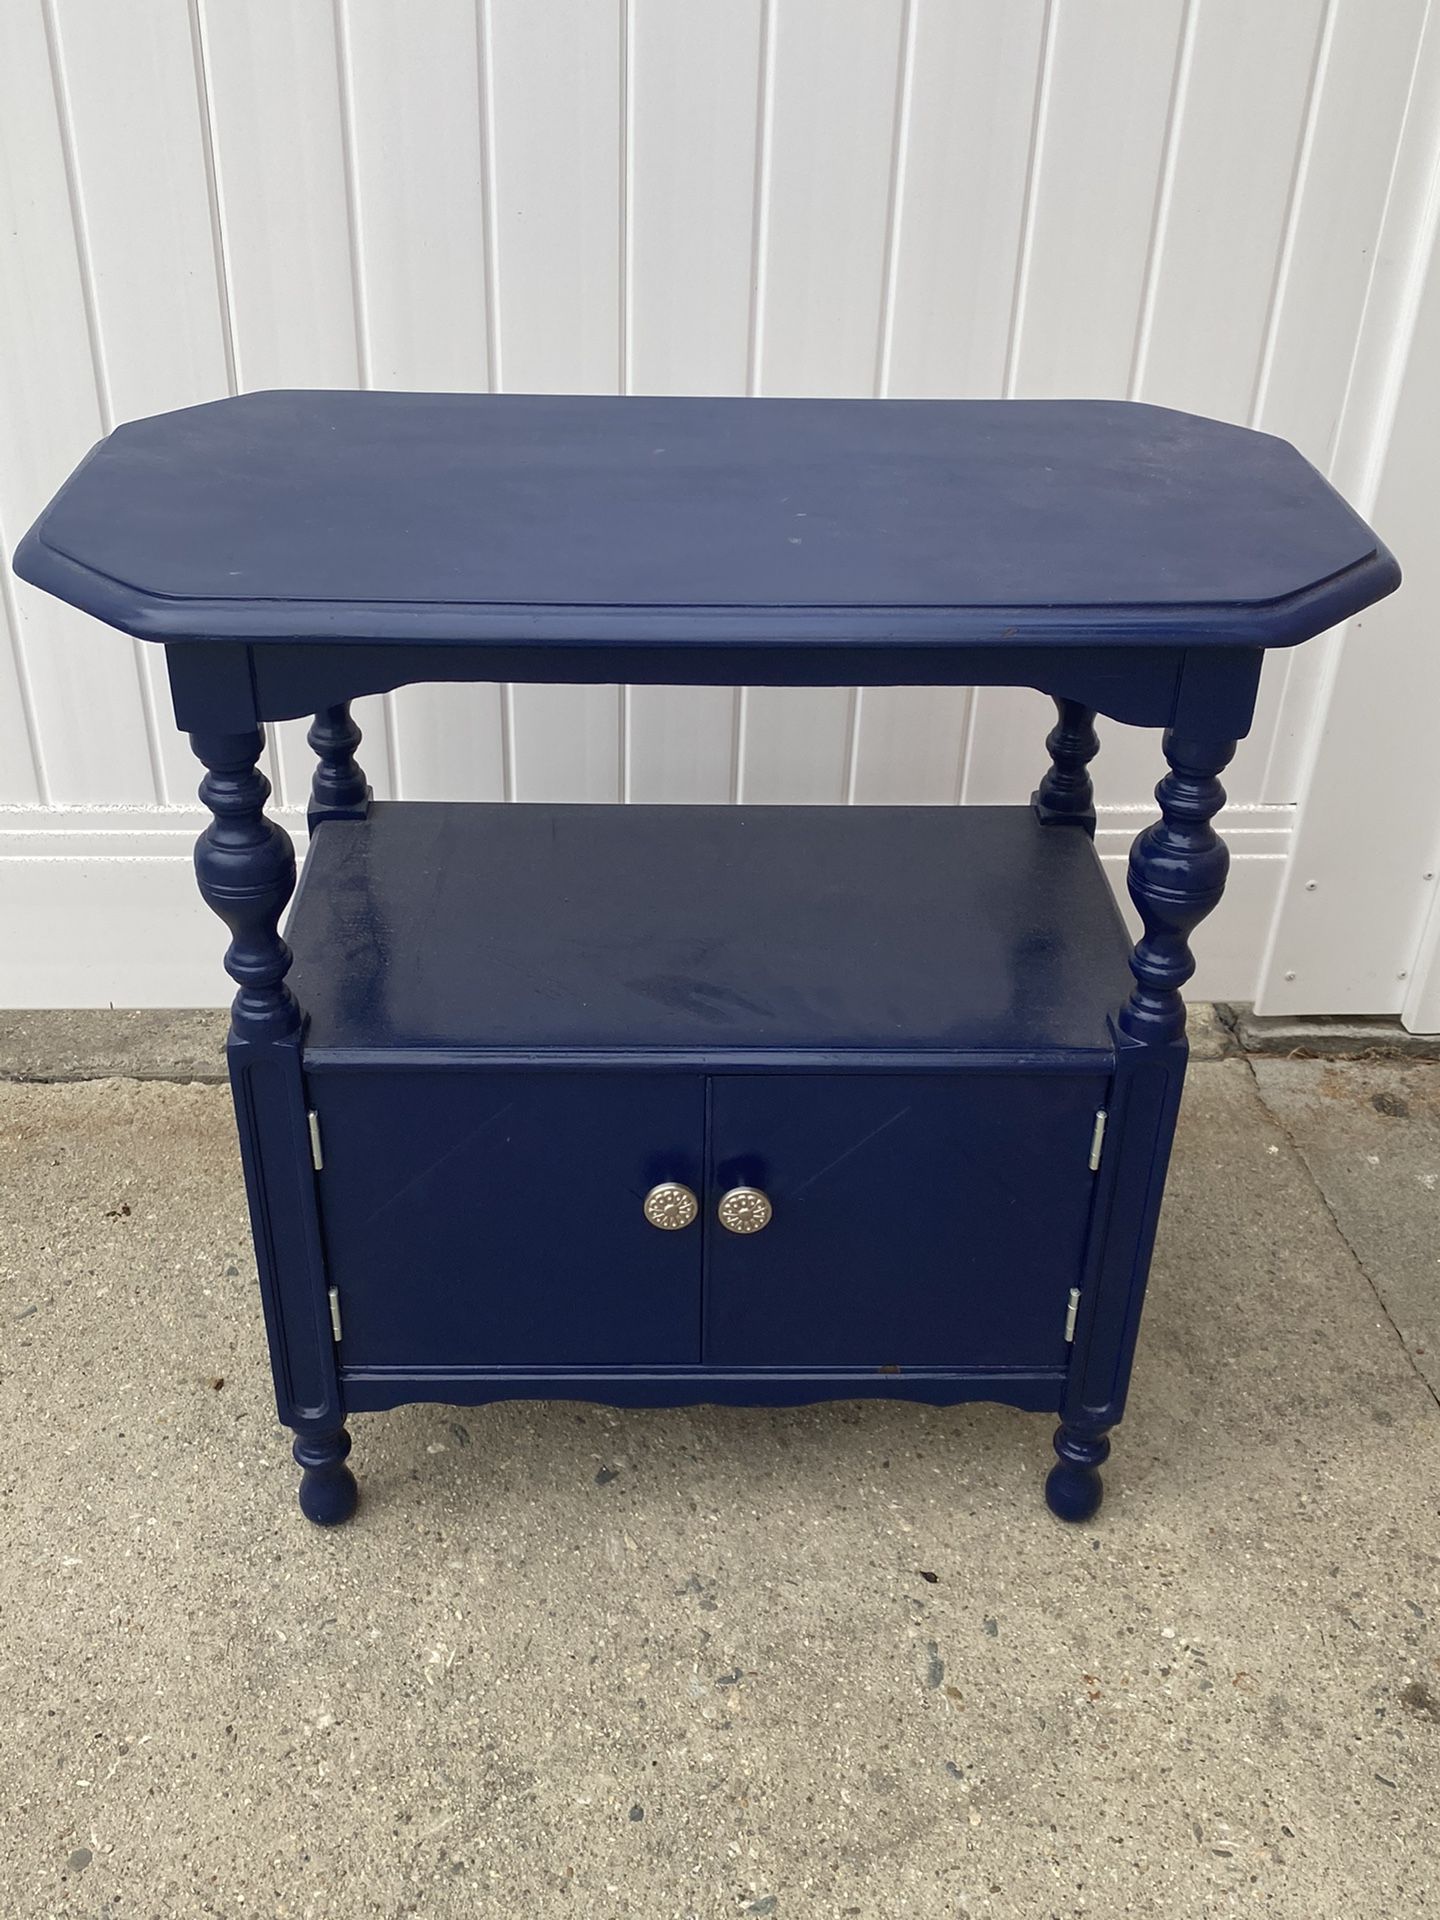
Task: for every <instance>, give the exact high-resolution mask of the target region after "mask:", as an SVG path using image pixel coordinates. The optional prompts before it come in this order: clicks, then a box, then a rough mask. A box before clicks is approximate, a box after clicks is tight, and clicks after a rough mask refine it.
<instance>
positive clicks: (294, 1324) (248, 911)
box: [190, 727, 356, 1525]
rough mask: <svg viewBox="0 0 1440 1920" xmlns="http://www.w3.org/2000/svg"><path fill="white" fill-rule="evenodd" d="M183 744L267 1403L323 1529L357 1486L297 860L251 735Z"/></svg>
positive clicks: (196, 737)
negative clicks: (300, 940) (344, 1393)
mask: <svg viewBox="0 0 1440 1920" xmlns="http://www.w3.org/2000/svg"><path fill="white" fill-rule="evenodd" d="M190 743H191V745H192V747H193V748H194V750H195V753H196V755H197V756H198V758H199V759H200V760H201V761H202V762H203V763H204V765H205V768H206V774H205V778H204V779H203V780H202V781H201V783H200V798H201V799H202V800H203V801H204V803H205V805H206V806H207V807H208V808H209V810H210V812H211V814H212V815H213V819H212V821H211V823H210V825H209V826H208V827H207V828H206V829H205V831H204V833H202V834H201V836H200V838H199V840H198V841H197V842H196V844H195V875H196V879H197V880H198V882H199V885H200V892H201V894H202V895H203V897H204V899H205V901H206V904H207V905H208V906H210V907H211V908H212V909H213V910H214V912H216V913H217V914H218V915H219V916H220V918H221V919H222V920H223V921H224V922H225V925H226V926H227V927H228V928H229V929H230V945H229V947H228V948H227V950H226V954H225V970H226V972H227V973H228V974H229V975H230V977H231V979H232V980H234V981H235V982H236V985H237V988H238V991H237V993H236V995H235V999H234V1002H233V1003H232V1006H231V1009H230V1040H229V1045H228V1047H227V1053H228V1057H229V1061H230V1078H231V1084H232V1087H233V1089H234V1094H235V1111H236V1119H237V1121H238V1123H239V1130H240V1148H241V1157H242V1160H243V1162H244V1167H245V1184H246V1189H247V1193H248V1195H249V1200H250V1217H251V1222H252V1225H253V1227H254V1230H255V1254H256V1263H257V1265H258V1267H259V1272H260V1285H261V1292H262V1297H263V1299H264V1304H265V1315H266V1322H267V1325H268V1327H269V1329H270V1335H271V1351H272V1353H273V1354H274V1355H276V1371H275V1385H276V1397H277V1400H278V1402H279V1407H280V1417H281V1419H282V1420H284V1421H285V1422H286V1424H287V1425H288V1426H291V1427H293V1428H294V1429H295V1431H296V1434H297V1439H296V1442H295V1457H296V1459H297V1461H298V1462H299V1463H300V1465H301V1467H302V1468H303V1469H304V1473H303V1476H302V1480H301V1488H300V1504H301V1507H302V1509H303V1511H304V1512H305V1513H306V1514H307V1515H308V1516H309V1518H310V1519H312V1520H316V1521H319V1522H320V1523H321V1524H324V1525H333V1524H334V1523H335V1522H336V1521H339V1520H344V1519H345V1518H347V1516H348V1515H349V1514H350V1513H351V1512H352V1511H353V1510H354V1506H355V1499H356V1489H355V1481H354V1479H353V1477H352V1476H351V1473H350V1470H349V1468H348V1467H347V1466H346V1465H345V1456H346V1454H347V1453H348V1452H349V1451H350V1436H349V1435H348V1434H347V1433H346V1432H345V1429H344V1426H343V1424H342V1419H343V1413H342V1408H341V1403H340V1394H339V1386H338V1380H337V1374H336V1367H335V1349H334V1341H333V1336H332V1333H331V1327H330V1315H329V1301H328V1297H327V1293H326V1287H325V1276H324V1263H323V1258H322V1255H321V1251H320V1239H319V1227H318V1222H317V1220H316V1215H315V1190H314V1175H313V1171H312V1169H311V1165H310V1155H309V1143H308V1134H307V1125H308V1123H307V1119H306V1102H305V1095H304V1083H303V1078H302V1074H301V1065H300V1030H301V1017H300V1008H299V1005H298V1004H297V1002H296V999H295V996H294V994H293V993H292V992H291V991H290V988H289V987H288V986H287V984H286V981H285V975H286V974H287V973H288V971H289V969H290V957H291V956H290V949H289V948H288V947H287V946H286V944H285V942H284V941H283V940H282V939H281V938H280V916H281V915H282V914H283V913H284V911H285V908H286V905H287V904H288V902H289V899H290V896H291V894H292V893H293V892H294V890H295V849H294V847H293V846H292V845H291V843H290V836H289V835H288V834H287V833H286V832H285V830H284V828H283V827H281V826H280V825H279V824H278V823H277V822H276V821H274V820H270V819H268V818H267V817H266V814H265V803H266V801H267V800H268V799H269V797H270V782H269V781H268V780H267V779H266V778H265V776H264V774H263V773H262V772H261V771H260V768H259V766H258V764H257V762H258V761H259V759H260V756H261V754H262V753H263V751H264V748H265V735H264V733H263V732H262V731H261V729H260V728H258V727H255V728H252V729H251V730H250V731H248V732H246V733H237V734H198V733H192V734H191V736H190Z"/></svg>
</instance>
